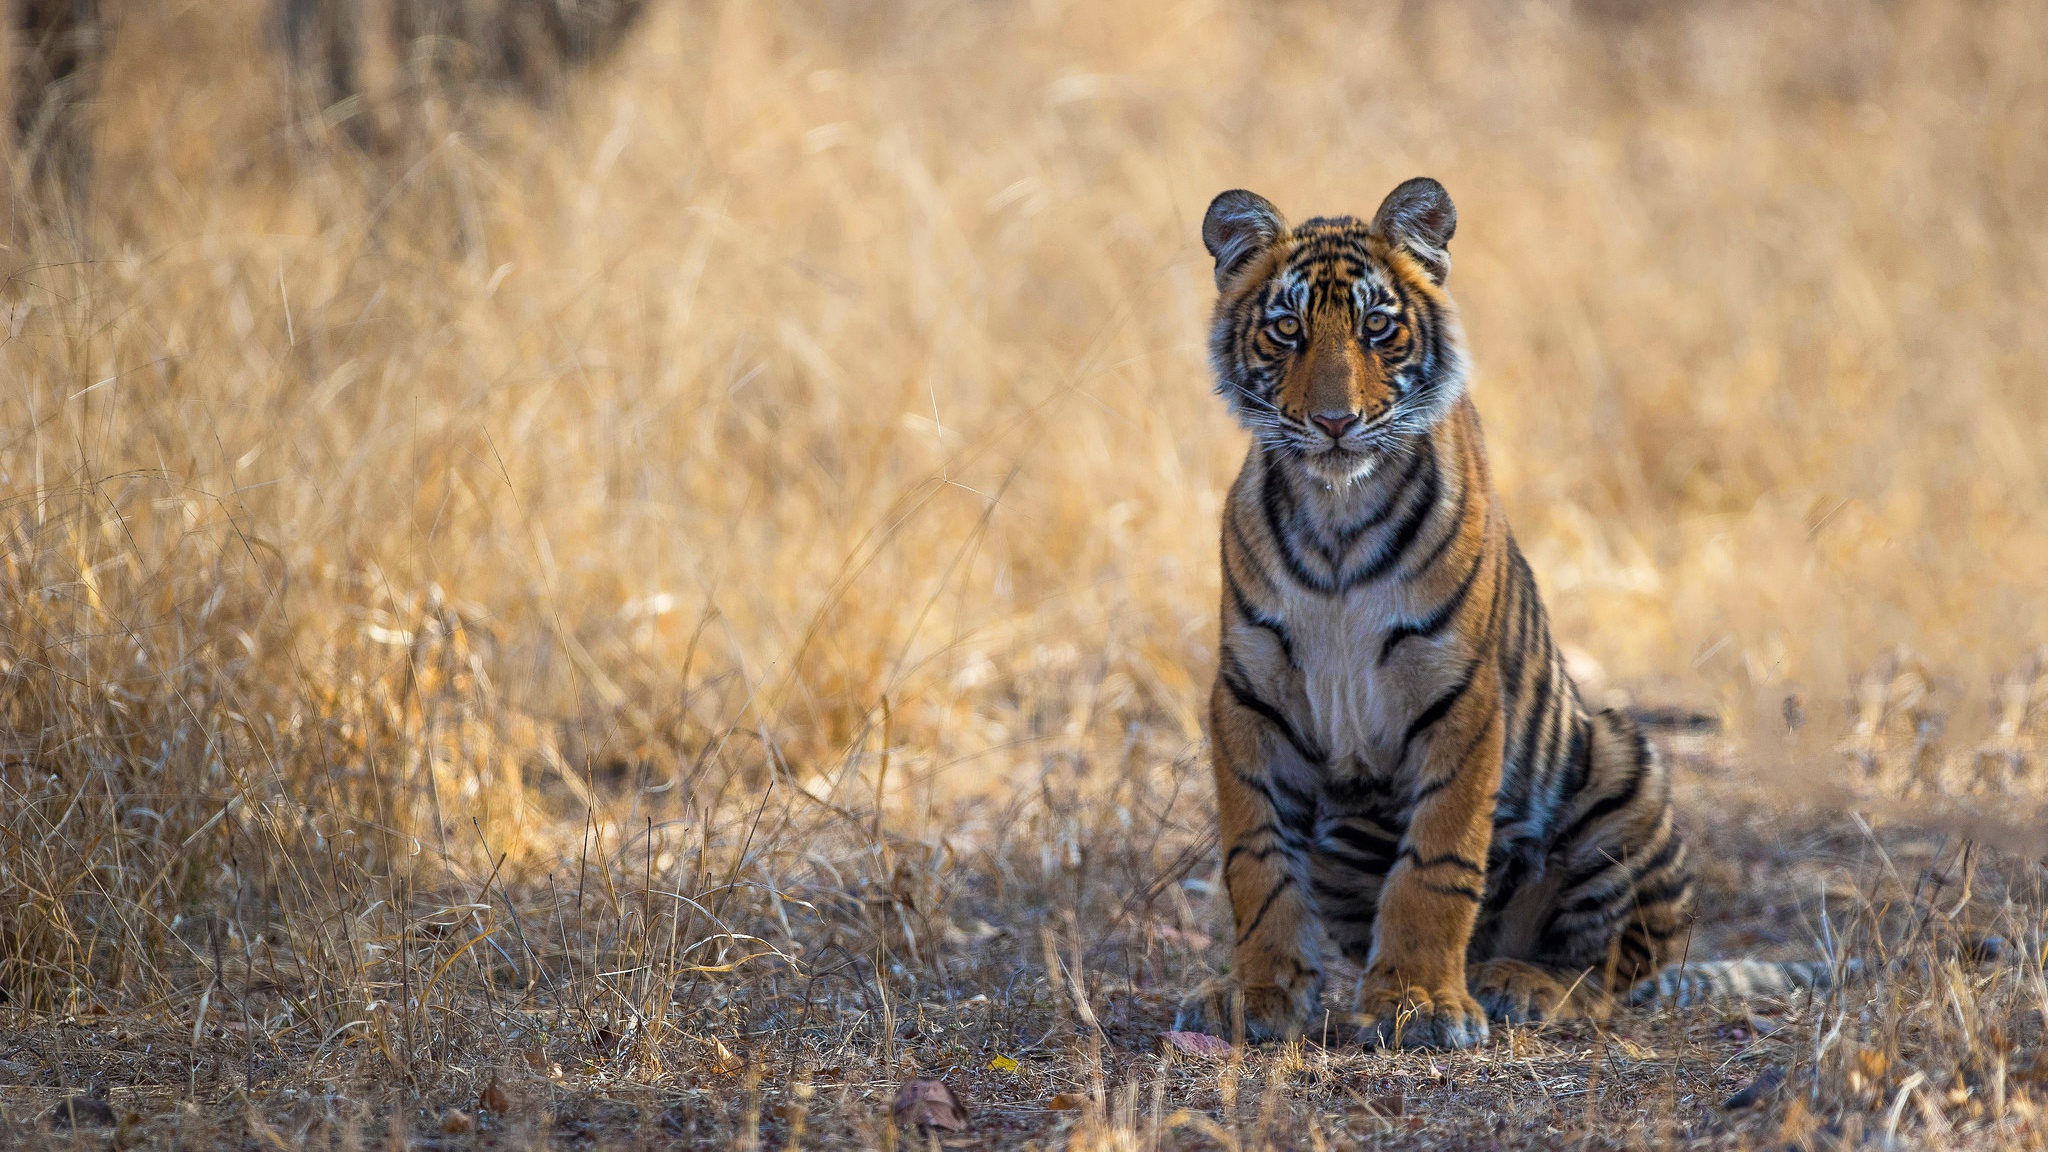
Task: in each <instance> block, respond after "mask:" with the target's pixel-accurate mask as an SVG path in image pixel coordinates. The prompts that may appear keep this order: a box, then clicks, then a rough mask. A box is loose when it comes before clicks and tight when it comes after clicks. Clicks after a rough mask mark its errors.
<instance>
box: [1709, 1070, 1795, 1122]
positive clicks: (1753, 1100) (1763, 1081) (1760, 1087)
mask: <svg viewBox="0 0 2048 1152" xmlns="http://www.w3.org/2000/svg"><path fill="white" fill-rule="evenodd" d="M1784 1083H1785V1070H1784V1069H1783V1068H1780V1067H1779V1066H1777V1065H1776V1064H1766V1065H1764V1066H1763V1067H1762V1068H1761V1069H1759V1070H1758V1071H1757V1074H1756V1079H1754V1080H1751V1081H1750V1082H1749V1083H1748V1084H1746V1085H1744V1086H1743V1088H1742V1090H1741V1091H1739V1092H1737V1093H1736V1094H1735V1095H1733V1096H1730V1097H1729V1098H1727V1099H1726V1100H1723V1101H1721V1107H1723V1108H1725V1109H1727V1110H1728V1111H1730V1112H1739V1111H1741V1110H1742V1109H1744V1108H1754V1107H1756V1106H1757V1105H1758V1104H1760V1103H1762V1102H1763V1101H1764V1100H1766V1099H1768V1098H1769V1097H1770V1095H1771V1093H1773V1092H1776V1091H1777V1090H1778V1088H1779V1086H1780V1085H1782V1084H1784Z"/></svg>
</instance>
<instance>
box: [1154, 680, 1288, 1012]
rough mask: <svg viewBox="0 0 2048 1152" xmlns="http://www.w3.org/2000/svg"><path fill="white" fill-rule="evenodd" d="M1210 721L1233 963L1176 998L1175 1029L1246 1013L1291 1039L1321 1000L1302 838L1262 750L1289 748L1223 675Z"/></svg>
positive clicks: (1215, 693) (1211, 755)
mask: <svg viewBox="0 0 2048 1152" xmlns="http://www.w3.org/2000/svg"><path fill="white" fill-rule="evenodd" d="M1209 724H1210V733H1209V743H1210V749H1211V752H1210V758H1211V762H1212V765H1213V767H1214V769H1215V774H1216V807H1217V811H1218V814H1219V816H1220V817H1221V825H1222V849H1223V883H1224V887H1225V889H1226V890H1227V891H1228V893H1229V897H1230V912H1231V919H1232V922H1233V924H1234V926H1235V935H1234V944H1233V947H1232V949H1231V971H1230V975H1228V976H1226V977H1221V978H1219V979H1215V980H1210V981H1208V982H1207V983H1205V984H1204V985H1203V986H1202V987H1201V988H1200V989H1198V990H1197V991H1196V992H1195V994H1194V995H1193V996H1190V997H1189V998H1188V999H1187V1000H1186V1001H1184V1002H1182V1004H1181V1007H1180V1013H1179V1015H1178V1016H1177V1017H1176V1018H1175V1021H1174V1027H1175V1028H1176V1029H1180V1030H1186V1031H1191V1032H1207V1033H1209V1034H1210V1035H1212V1036H1226V1037H1227V1036H1230V1035H1231V1034H1232V1032H1233V1030H1234V1029H1233V1025H1234V1023H1235V1021H1236V1013H1238V1012H1239V1011H1242V1012H1243V1015H1244V1036H1245V1039H1247V1040H1250V1041H1253V1042H1255V1043H1262V1042H1266V1041H1272V1040H1290V1039H1293V1038H1295V1037H1298V1036H1300V1035H1302V1034H1303V1032H1304V1031H1305V1030H1306V1028H1307V1026H1308V1023H1309V1020H1310V1018H1311V1017H1313V1016H1314V1015H1315V1014H1316V1012H1317V1011H1318V1009H1319V1008H1320V1006H1321V1003H1322V995H1323V965H1322V937H1321V925H1320V923H1319V922H1318V920H1317V918H1316V912H1315V907H1314V905H1313V904H1312V903H1311V902H1310V900H1309V894H1308V888H1307V885H1306V865H1305V861H1304V859H1303V853H1304V851H1305V849H1306V845H1305V843H1303V842H1302V840H1301V833H1299V832H1298V831H1296V830H1295V826H1294V825H1292V824H1290V822H1289V820H1288V819H1287V816H1288V813H1283V812H1282V811H1281V810H1280V806H1281V804H1282V803H1283V802H1284V801H1283V795H1284V794H1283V793H1282V792H1281V791H1279V790H1278V789H1277V786H1276V782H1275V781H1274V779H1273V776H1272V773H1271V768H1270V764H1271V761H1270V757H1269V754H1268V749H1276V750H1277V749H1279V748H1286V747H1288V740H1287V737H1286V736H1285V735H1284V734H1283V733H1281V732H1280V731H1278V730H1277V729H1276V728H1275V727H1274V725H1273V722H1272V721H1271V720H1269V719H1268V718H1266V717H1263V716H1261V715H1259V714H1258V713H1257V712H1255V711H1253V710H1252V709H1251V708H1249V707H1247V706H1246V705H1245V704H1244V703H1242V702H1241V701H1239V700H1238V699H1237V697H1236V695H1235V694H1234V693H1232V692H1231V690H1230V688H1229V686H1228V685H1227V684H1226V683H1225V680H1224V678H1223V677H1220V676H1219V677H1218V678H1217V682H1216V688H1215V691H1214V692H1213V693H1212V694H1211V697H1210V704H1209ZM1289 750H1290V751H1291V749H1289ZM1297 815H1298V814H1297ZM1240 1001H1241V1007H1240Z"/></svg>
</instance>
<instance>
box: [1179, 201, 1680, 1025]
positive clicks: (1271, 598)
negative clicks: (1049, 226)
mask: <svg viewBox="0 0 2048 1152" xmlns="http://www.w3.org/2000/svg"><path fill="white" fill-rule="evenodd" d="M1456 224H1457V217H1456V212H1455V209H1453V207H1452V205H1451V202H1450V199H1449V198H1448V197H1447V196H1446V195H1445V194H1444V191H1443V189H1442V188H1441V187H1440V186H1439V185H1437V183H1436V182H1435V181H1433V180H1427V179H1418V180H1411V181H1409V182H1407V183H1405V184H1403V185H1401V186H1400V187H1399V188H1397V189H1395V190H1394V191H1393V193H1391V194H1390V195H1389V196H1388V197H1387V200H1386V202H1385V203H1384V204H1383V205H1381V207H1380V209H1379V212H1378V213H1377V214H1376V215H1375V217H1374V218H1373V219H1372V220H1371V221H1370V222H1365V221H1359V220H1355V219H1352V218H1349V217H1341V218H1336V219H1316V220H1310V221H1308V222H1306V223H1304V224H1302V225H1300V226H1299V227H1295V228H1292V229H1290V228H1288V227H1287V226H1286V224H1285V223H1284V222H1283V221H1282V219H1281V217H1280V214H1279V213H1278V211H1276V210H1275V209H1274V207H1273V206H1272V204H1270V203H1268V202H1267V201H1266V200H1264V199H1263V198H1261V197H1258V196H1255V195H1253V194H1252V193H1249V192H1226V193H1224V194H1223V195H1221V196H1219V197H1217V199H1216V201H1215V203H1214V204H1212V205H1211V207H1210V210H1209V214H1208V218H1207V220H1206V221H1205V223H1204V225H1203V238H1204V240H1205V241H1206V243H1207V245H1208V247H1209V250H1210V252H1211V253H1212V254H1213V255H1214V256H1215V257H1216V282H1217V287H1218V289H1219V291H1220V293H1221V297H1220V299H1219V301H1218V303H1217V306H1216V313H1215V322H1214V329H1213V333H1212V342H1211V352H1212V359H1213V362H1214V366H1215V369H1216V376H1217V391H1218V392H1219V393H1220V394H1221V395H1222V396H1223V397H1224V398H1225V400H1226V401H1228V403H1229V404H1230V407H1231V408H1232V410H1233V411H1234V412H1235V413H1236V415H1237V416H1238V418H1239V419H1240V420H1241V421H1242V422H1243V423H1244V424H1245V426H1246V427H1247V428H1248V429H1249V430H1250V431H1251V432H1252V434H1253V438H1254V440H1253V444H1252V446H1251V449H1250V451H1249V453H1248V454H1247V456H1246V459H1245V463H1244V466H1243V469H1242V471H1241V472H1240V474H1239V476H1238V478H1237V482H1236V484H1235V485H1233V487H1232V488H1231V491H1230V497H1229V500H1228V503H1227V505H1226V507H1225V510H1224V514H1223V533H1222V536H1223V541H1222V551H1223V605H1222V642H1221V648H1220V665H1219V668H1218V672H1217V676H1216V682H1215V687H1214V690H1213V692H1212V696H1211V704H1210V741H1211V746H1212V752H1213V760H1214V765H1213V766H1214V769H1215V777H1216V790H1217V802H1218V811H1219V816H1220V821H1221V825H1222V844H1223V854H1224V855H1223V863H1224V879H1225V882H1226V884H1227V886H1228V890H1229V895H1230V902H1231V908H1232V912H1233V914H1234V917H1235V922H1236V940H1235V947H1234V954H1233V969H1232V972H1231V974H1230V976H1229V977H1228V978H1226V979H1223V980H1218V981H1212V982H1211V983H1210V984H1209V985H1206V986H1205V987H1204V988H1203V989H1201V990H1200V991H1199V992H1197V993H1196V994H1195V995H1194V996H1193V997H1192V998H1190V999H1189V1000H1188V1002H1187V1003H1186V1004H1184V1005H1183V1007H1182V1011H1181V1017H1180V1023H1179V1026H1180V1027H1184V1028H1195V1029H1205V1030H1209V1031H1212V1032H1217V1033H1220V1034H1228V1031H1229V1028H1230V1025H1231V1022H1232V1019H1233V1016H1234V1014H1235V1013H1236V1012H1238V1011H1241V1012H1242V1015H1243V1023H1244V1027H1245V1030H1246V1033H1247V1035H1248V1036H1249V1037H1250V1038H1252V1039H1254V1040H1266V1039H1277V1038H1284V1037H1290V1036H1297V1035H1301V1034H1303V1033H1304V1032H1305V1031H1315V1030H1320V1029H1321V1028H1322V1027H1323V1024H1322V1020H1321V1017H1320V1010H1319V1003H1320V998H1321V993H1322V985H1323V965H1322V961H1321V959H1320V957H1321V947H1320V945H1321V936H1322V935H1323V933H1325V932H1327V933H1328V934H1329V935H1330V936H1331V937H1332V938H1333V939H1334V940H1335V942H1336V944H1337V945H1338V947H1339V948H1340V949H1341V950H1342V951H1343V952H1344V954H1345V955H1346V956H1348V957H1349V958H1351V959H1352V960H1354V961H1355V962H1357V963H1358V964H1359V966H1360V967H1361V968H1362V970H1363V973H1364V975H1363V977H1362V978H1361V980H1360V982H1359V985H1358V987H1357V989H1356V995H1355V1003H1354V1015H1353V1017H1352V1020H1353V1021H1354V1023H1355V1024H1356V1026H1357V1027H1358V1029H1359V1033H1360V1036H1361V1038H1362V1039H1365V1040H1367V1041H1368V1042H1373V1043H1379V1044H1385V1045H1409V1046H1452V1047H1458V1046H1465V1045H1470V1044H1478V1043H1484V1042H1485V1041H1486V1040H1487V1039H1488V1036H1489V1031H1488V1023H1487V1022H1488V1019H1489V1017H1490V1018H1492V1019H1493V1020H1496V1021H1499V1020H1516V1021H1520V1020H1533V1019H1543V1018H1556V1017H1559V1016H1563V1015H1568V1014H1571V1013H1573V1012H1575V1011H1577V1010H1578V1008H1577V1006H1578V1004H1579V1003H1580V1002H1581V1000H1582V999H1583V996H1584V995H1585V993H1587V992H1589V991H1598V990H1601V989H1606V990H1610V991H1612V992H1614V993H1616V994H1620V993H1624V992H1625V991H1626V990H1627V989H1630V988H1632V987H1634V986H1636V985H1637V984H1638V983H1640V982H1643V981H1645V980H1646V979H1648V978H1650V977H1652V976H1653V975H1655V974H1656V973H1657V972H1658V970H1659V969H1660V968H1661V967H1662V966H1663V965H1664V964H1665V963H1666V961H1667V960H1668V959H1670V958H1671V957H1672V956H1673V954H1674V946H1675V945H1676V944H1678V943H1679V937H1680V935H1681V934H1682V933H1683V932H1684V930H1685V927H1686V925H1687V923H1688V922H1689V917H1690V911H1691V900H1692V888H1691V882H1690V879H1689V874H1688V870H1687V866H1686V856H1685V846H1684V844H1683V842H1682V841H1681V840H1680V838H1679V836H1678V834H1677V832H1676V831H1675V830H1674V828H1673V825H1672V815H1671V803H1670V794H1669V793H1670V790H1669V785H1668V781H1667V778H1666V775H1665V770H1664V768H1663V766H1662V765H1661V764H1660V763H1659V761H1658V759H1657V757H1656V756H1655V755H1654V754H1653V752H1652V751H1651V749H1650V747H1649V745H1648V744H1647V743H1646V742H1645V741H1644V739H1643V737H1642V735H1641V734H1640V733H1639V732H1638V731H1637V730H1636V728H1635V726H1634V725H1633V724H1632V723H1631V722H1630V721H1629V719H1628V718H1627V717H1625V716H1623V715H1621V714H1619V713H1617V712H1612V711H1605V712H1597V713H1594V712H1589V711H1588V710H1587V708H1586V707H1585V705H1584V704H1583V703H1582V702H1581V701H1580V699H1579V694H1578V690H1577V688H1576V687H1575V686H1574V685H1573V683H1572V681H1571V679H1570V678H1569V677H1568V676H1567V675H1566V674H1565V670H1564V663H1563V660H1562V658H1561V656H1560V655H1559V652H1558V649H1557V646H1556V645H1555V644H1554V643H1553V642H1552V640H1551V636H1550V626H1549V622H1548V620H1547V618H1546V616H1545V614H1544V610H1543V604H1542V601H1541V599H1540V598H1539V597H1538V595H1537V591H1536V583H1535V580H1534V578H1533V577H1532V575H1531V574H1530V571H1529V565H1528V563H1527V562H1526V561H1525V560H1524V559H1523V558H1522V555H1521V553H1520V552H1519V551H1518V550H1517V549H1516V547H1515V542H1514V538H1513V536H1512V535H1511V534H1510V533H1509V531H1508V526H1507V523H1506V521H1505V520H1504V519H1503V517H1502V514H1501V510H1500V508H1499V505H1498V503H1497V502H1496V500H1495V496H1494V492H1493V486H1492V482H1491V480H1490V478H1489V475H1488V471H1487V463H1486V454H1485V450H1484V447H1483V445H1482V443H1481V437H1480V428H1479V416H1478V413H1477V412H1476V411H1475V409H1474V408H1473V405H1472V402H1471V400H1470V398H1469V397H1468V396H1467V395H1466V388H1465V383H1466V358H1465V350H1464V337H1463V333H1462V330H1461V328H1460V326H1459V322H1458V313H1457V309H1456V308H1455V306H1454V305H1453V304H1452V302H1451V299H1450V297H1449V296H1448V295H1447V294H1446V293H1445V290H1444V282H1445V280H1446V279H1447V277H1448V275H1449V271H1450V255H1449V249H1448V245H1449V242H1450V239H1451V236H1452V233H1453V232H1454V231H1455V230H1456Z"/></svg>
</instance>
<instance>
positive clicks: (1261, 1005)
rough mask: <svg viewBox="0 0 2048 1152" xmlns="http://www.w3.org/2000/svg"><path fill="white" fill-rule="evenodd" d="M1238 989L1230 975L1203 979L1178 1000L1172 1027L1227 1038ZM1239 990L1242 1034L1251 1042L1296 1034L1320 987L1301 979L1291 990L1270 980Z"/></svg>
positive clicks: (1318, 996)
mask: <svg viewBox="0 0 2048 1152" xmlns="http://www.w3.org/2000/svg"><path fill="white" fill-rule="evenodd" d="M1239 990H1240V989H1239V985H1238V983H1237V980H1236V979H1235V978H1233V977H1229V976H1219V977H1217V978H1216V979H1213V980H1205V981H1203V982H1202V986H1201V987H1200V988H1197V989H1195V992H1194V994H1193V995H1192V996H1189V997H1188V998H1187V999H1185V1000H1183V1001H1181V1002H1180V1011H1179V1012H1177V1013H1175V1015H1174V1017H1173V1030H1174V1031H1176V1032H1207V1033H1208V1034H1209V1035H1211V1036H1221V1037H1223V1038H1225V1039H1228V1038H1230V1037H1231V1036H1232V1035H1233V1034H1234V1033H1235V1032H1236V1027H1235V1025H1236V1019H1237V1012H1238V1008H1237V1006H1236V1004H1235V1003H1234V1002H1235V1001H1236V1000H1237V997H1238V992H1239ZM1242 991H1243V994H1244V1007H1243V1011H1244V1038H1245V1039H1246V1040H1247V1041H1249V1042H1250V1043H1253V1044H1268V1043H1272V1042H1273V1041H1276V1040H1293V1039H1296V1038H1298V1037H1299V1036H1300V1035H1301V1034H1302V1032H1303V1031H1304V1029H1305V1028H1306V1026H1307V1024H1308V1018H1309V1015H1310V1013H1312V1012H1314V1011H1315V1008H1316V1002H1317V1001H1318V1000H1320V999H1321V998H1322V989H1321V987H1320V986H1319V985H1317V984H1315V983H1304V985H1303V986H1302V987H1299V988H1295V989H1291V990H1290V989H1286V988H1278V987H1274V986H1273V985H1270V984H1268V985H1263V986H1262V985H1252V986H1251V987H1248V988H1244V989H1243V990H1242Z"/></svg>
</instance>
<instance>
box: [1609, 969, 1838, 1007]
mask: <svg viewBox="0 0 2048 1152" xmlns="http://www.w3.org/2000/svg"><path fill="white" fill-rule="evenodd" d="M1862 970H1863V965H1862V964H1861V963H1860V962H1859V961H1856V960H1853V959H1852V960H1846V961H1843V962H1842V963H1841V964H1839V965H1838V964H1835V963H1833V962H1830V961H1827V960H1795V961H1789V962H1776V961H1769V960H1696V961H1693V962H1691V963H1687V964H1670V965H1666V966H1665V968H1664V970H1663V971H1661V972H1659V973H1657V978H1656V979H1655V980H1645V981H1643V982H1642V983H1641V984H1638V985H1636V987H1635V989H1634V990H1633V991H1631V992H1630V993H1629V998H1628V999H1629V1003H1631V1004H1635V1005H1651V1004H1670V1005H1672V1006H1674V1007H1679V1008H1688V1007H1692V1006H1695V1005H1723V1006H1725V1005H1731V1004H1737V1003H1740V1002H1742V1001H1745V1000H1754V999H1758V998H1762V997H1769V996H1788V995H1791V994H1792V993H1794V992H1825V991H1827V990H1828V989H1830V988H1832V987H1834V986H1835V985H1836V984H1838V983H1843V982H1846V981H1849V980H1853V979H1855V978H1856V977H1857V976H1858V975H1859V974H1860V973H1861V972H1862Z"/></svg>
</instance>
